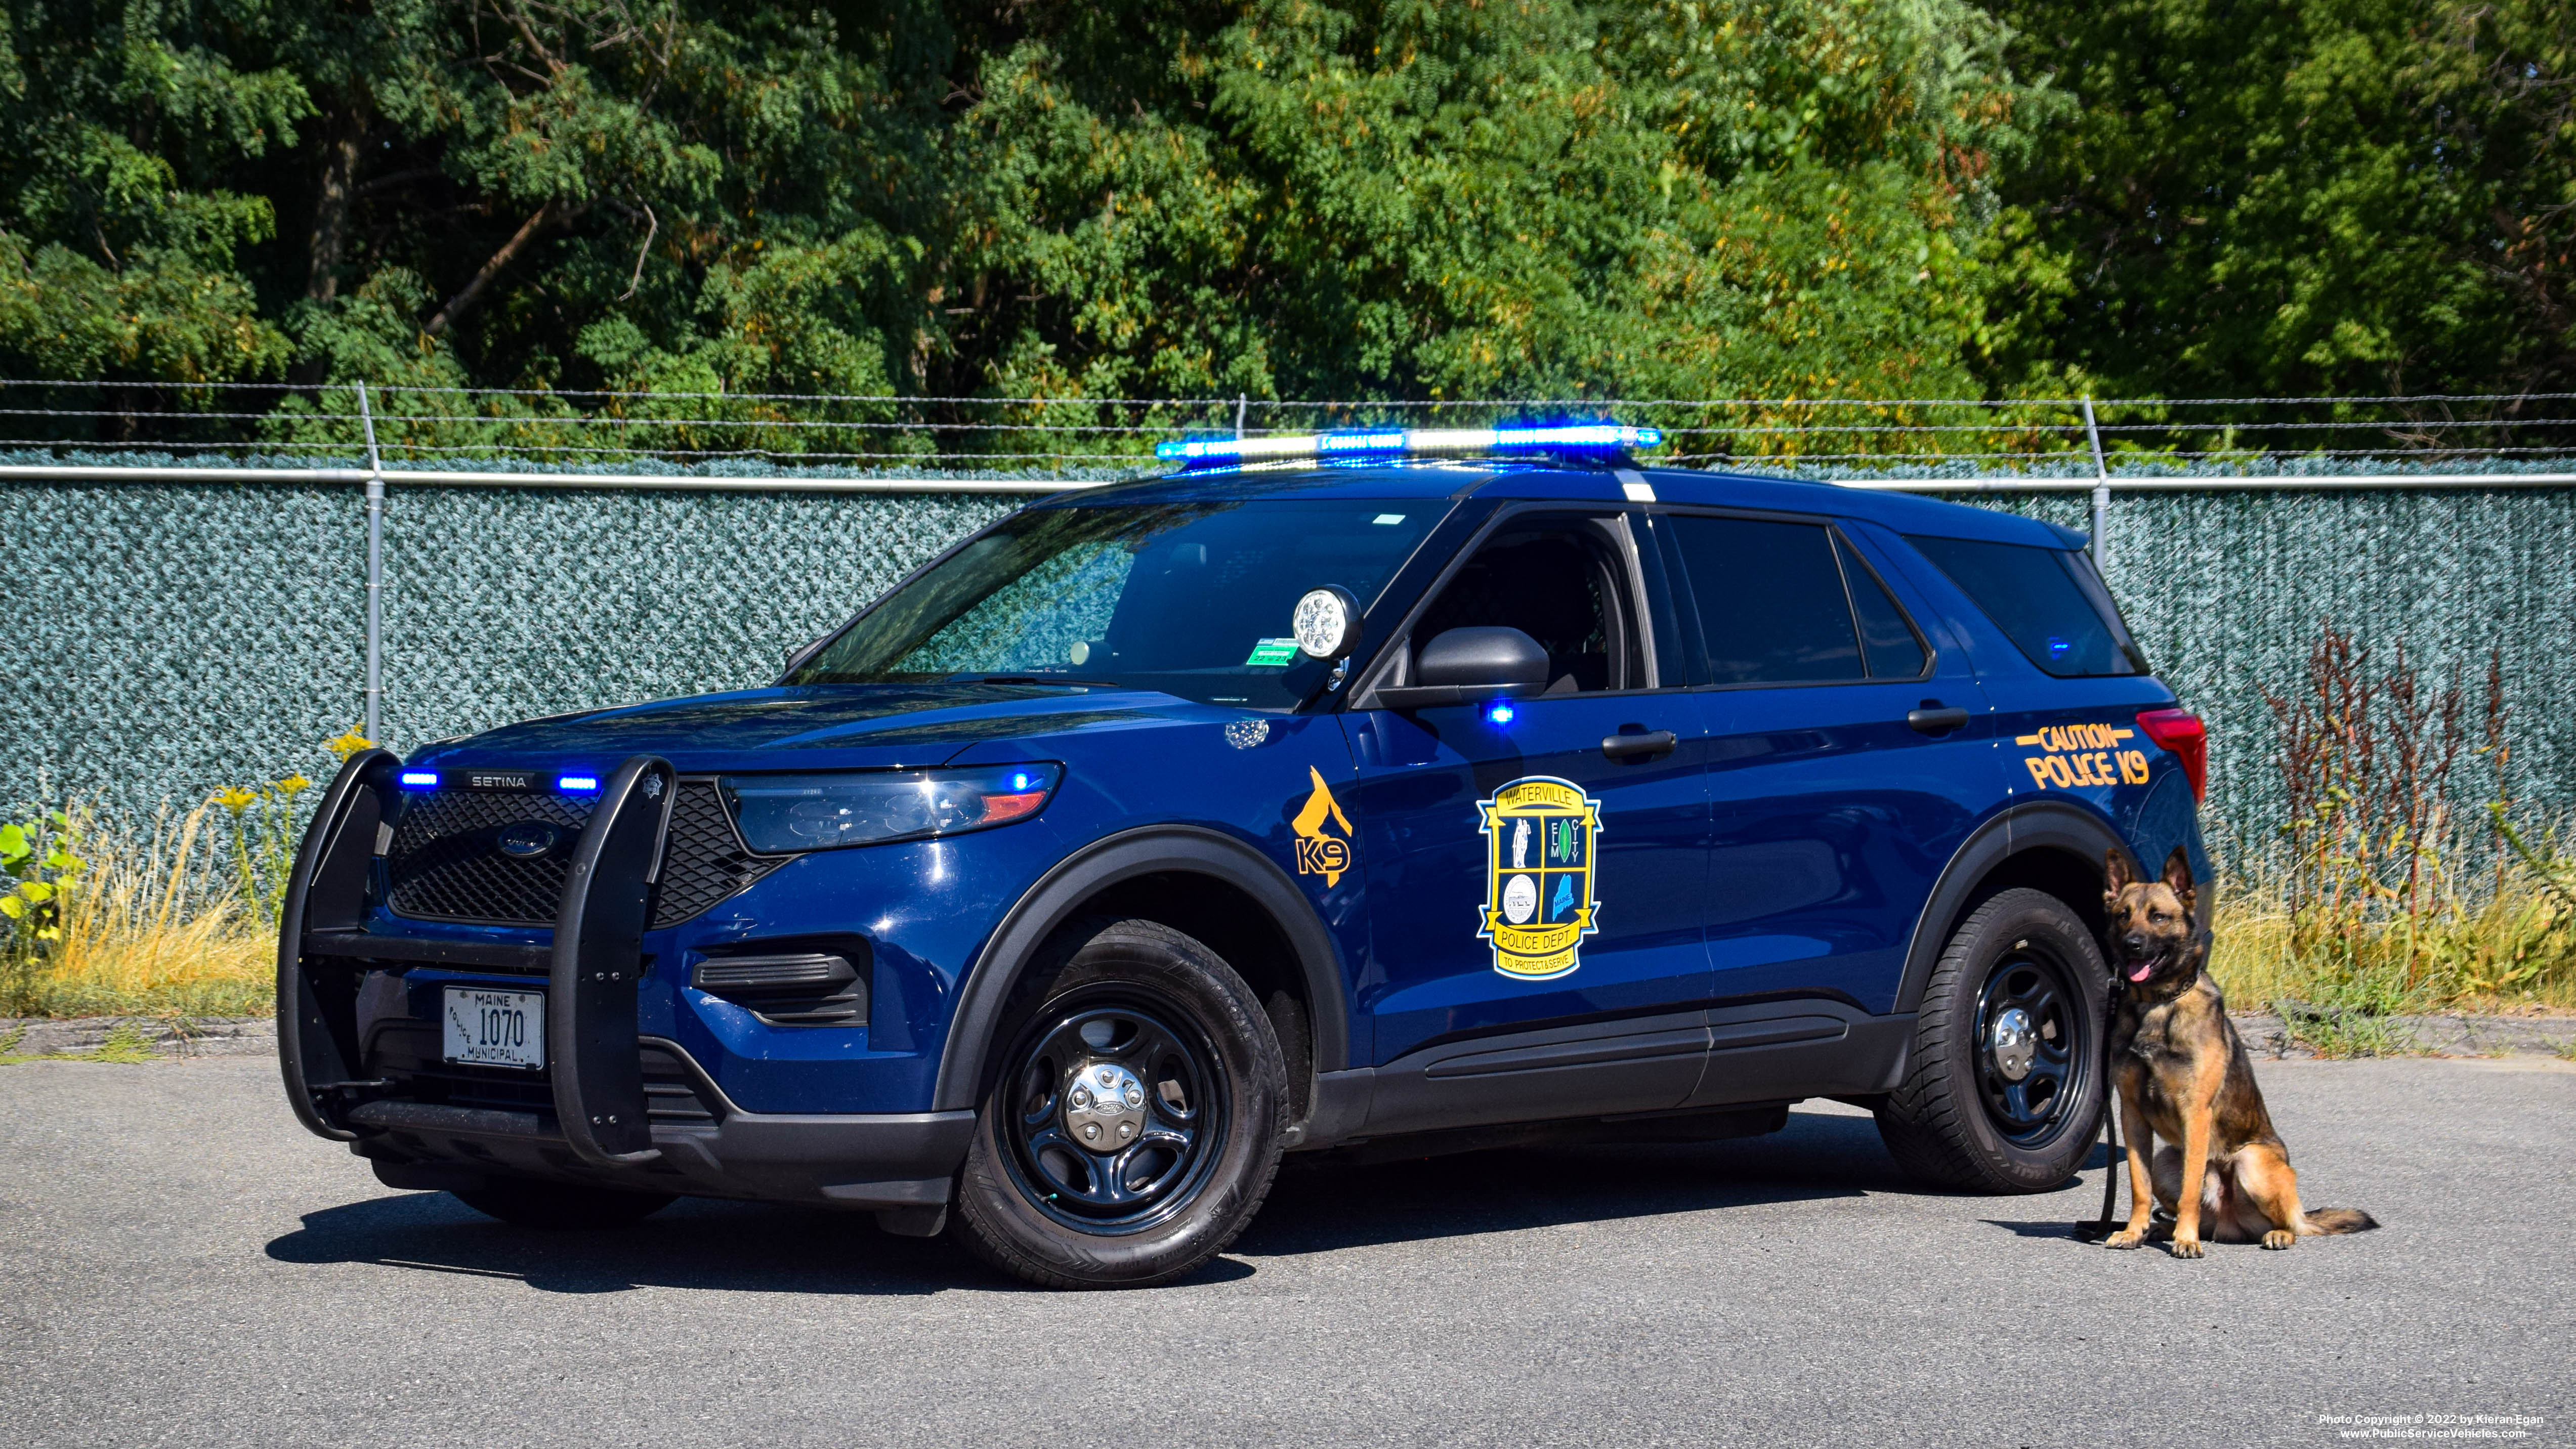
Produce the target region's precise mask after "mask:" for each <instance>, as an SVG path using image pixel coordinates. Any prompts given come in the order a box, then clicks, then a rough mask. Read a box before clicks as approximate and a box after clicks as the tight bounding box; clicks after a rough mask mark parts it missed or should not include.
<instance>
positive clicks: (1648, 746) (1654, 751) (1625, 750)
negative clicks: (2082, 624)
mask: <svg viewBox="0 0 2576 1449" xmlns="http://www.w3.org/2000/svg"><path fill="white" fill-rule="evenodd" d="M1963 713H1964V711H1963ZM1680 743H1681V739H1680V737H1679V736H1677V735H1675V734H1674V733H1673V732H1672V731H1671V730H1653V731H1650V732H1648V733H1646V734H1642V735H1606V736H1604V737H1603V738H1602V741H1601V753H1602V754H1603V755H1605V756H1607V757H1609V758H1610V759H1613V760H1651V759H1653V758H1654V757H1655V756H1657V755H1669V754H1671V753H1672V752H1673V748H1674V746H1676V745H1679V744H1680Z"/></svg>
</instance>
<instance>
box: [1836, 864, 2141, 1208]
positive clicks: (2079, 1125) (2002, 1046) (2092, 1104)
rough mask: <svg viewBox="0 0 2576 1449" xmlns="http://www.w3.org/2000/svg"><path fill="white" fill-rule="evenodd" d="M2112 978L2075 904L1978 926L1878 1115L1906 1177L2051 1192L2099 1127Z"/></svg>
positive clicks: (1937, 975) (1994, 916)
mask: <svg viewBox="0 0 2576 1449" xmlns="http://www.w3.org/2000/svg"><path fill="white" fill-rule="evenodd" d="M2109 982H2110V971H2109V968H2107V967H2105V966H2104V965H2103V963H2102V953H2101V950H2100V948H2099V947H2097V946H2096V945H2095V944H2094V942H2093V937H2092V935H2091V933H2089V932H2088V931H2086V930H2085V928H2084V922H2083V921H2082V919H2081V918H2079V917H2078V916H2077V915H2076V914H2075V913H2074V911H2072V910H2070V909H2068V907H2067V906H2066V903H2065V902H2063V901H2060V900H2058V899H2057V898H2056V897H2055V896H2051V895H2047V894H2045V893H2043V892H2040V891H2034V890H2009V891H2004V892H2002V893H2001V894H1999V895H1997V896H1995V897H1994V898H1993V899H1992V900H1989V901H1987V902H1986V903H1985V904H1984V905H1981V906H1979V907H1978V908H1977V909H1976V910H1975V911H1973V912H1971V913H1970V914H1969V916H1968V919H1967V920H1966V921H1965V922H1964V923H1962V924H1961V925H1960V927H1959V931H1958V934H1957V935H1955V936H1953V937H1951V938H1950V944H1949V947H1948V949H1946V950H1944V951H1943V952H1942V953H1941V960H1940V964H1938V965H1937V966H1935V967H1934V968H1933V970H1932V980H1931V982H1930V983H1929V984H1928V985H1927V986H1926V987H1925V988H1924V991H1923V1003H1922V1007H1921V1010H1920V1012H1919V1014H1918V1016H1917V1017H1916V1027H1915V1039H1914V1056H1913V1060H1912V1062H1911V1064H1910V1066H1909V1068H1908V1071H1907V1073H1906V1077H1905V1081H1904V1082H1903V1083H1902V1084H1901V1085H1899V1086H1898V1087H1897V1089H1896V1090H1895V1091H1894V1092H1891V1093H1889V1094H1888V1098H1887V1101H1886V1103H1885V1104H1884V1105H1882V1106H1881V1107H1880V1108H1879V1109H1878V1114H1877V1115H1878V1135H1879V1136H1880V1138H1882V1139H1883V1140H1884V1141H1885V1142H1886V1143H1887V1150H1888V1151H1889V1152H1891V1153H1893V1154H1894V1155H1895V1157H1896V1161H1897V1165H1899V1166H1900V1167H1903V1168H1904V1169H1905V1171H1906V1172H1907V1173H1908V1174H1909V1175H1911V1176H1913V1177H1915V1178H1917V1179H1919V1180H1921V1181H1923V1182H1926V1183H1930V1184H1932V1185H1934V1186H1938V1187H1946V1188H1957V1189H1961V1190H1964V1191H1968V1192H2046V1191H2048V1190H2050V1189H2052V1188H2055V1187H2059V1186H2062V1185H2063V1184H2064V1183H2065V1182H2066V1180H2067V1179H2068V1178H2069V1177H2070V1176H2072V1175H2073V1174H2074V1172H2075V1169H2076V1168H2077V1167H2078V1166H2080V1165H2081V1164H2082V1163H2083V1160H2084V1155H2085V1153H2086V1152H2087V1151H2089V1150H2090V1149H2091V1147H2092V1145H2093V1135H2094V1133H2095V1131H2097V1130H2098V1129H2099V1127H2100V1126H2101V1110H2102V1103H2101V1095H2102V1078H2101V1071H2102V1000H2103V993H2104V992H2105V991H2106V990H2108V989H2109Z"/></svg>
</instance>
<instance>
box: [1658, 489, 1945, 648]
mask: <svg viewBox="0 0 2576 1449" xmlns="http://www.w3.org/2000/svg"><path fill="white" fill-rule="evenodd" d="M1671 522H1672V525H1673V531H1672V538H1673V544H1674V548H1675V550H1676V551H1677V552H1678V553H1680V555H1681V565H1682V571H1683V573H1684V574H1685V575H1686V576H1687V577H1688V579H1689V580H1690V590H1691V594H1692V597H1693V599H1694V601H1695V602H1696V603H1697V605H1698V609H1699V625H1700V637H1701V639H1702V641H1703V642H1704V643H1705V645H1706V647H1707V651H1708V657H1707V668H1708V678H1709V681H1710V682H1711V683H1713V684H1831V683H1840V682H1843V681H1849V680H1859V679H1867V678H1876V679H1912V678H1915V677H1916V676H1918V675H1920V674H1921V673H1922V672H1923V668H1924V665H1925V664H1926V663H1928V662H1929V656H1928V655H1926V654H1925V653H1924V650H1923V644H1922V641H1921V639H1920V637H1919V636H1918V635H1917V634H1916V633H1915V631H1914V626H1913V625H1912V624H1910V623H1908V622H1906V618H1905V615H1904V613H1903V611H1901V610H1899V609H1898V608H1897V606H1896V601H1895V600H1894V599H1892V598H1889V597H1888V595H1887V591H1886V589H1885V587H1884V586H1882V585H1881V584H1880V583H1879V581H1878V579H1877V578H1876V577H1875V576H1874V575H1872V574H1871V573H1870V572H1869V571H1868V570H1867V569H1866V568H1864V567H1862V566H1861V563H1860V560H1859V559H1858V557H1856V556H1855V555H1853V554H1852V552H1851V550H1850V547H1849V545H1847V544H1845V543H1843V541H1842V540H1841V539H1839V538H1837V537H1836V536H1835V535H1834V533H1833V531H1832V530H1830V529H1828V528H1826V527H1824V526H1823V525H1821V524H1814V523H1775V522H1771V521H1769V520H1764V519H1750V518H1708V517H1702V516H1698V515H1693V514H1677V515H1673V516H1672V518H1671ZM1846 580H1848V586H1847V585H1846Z"/></svg>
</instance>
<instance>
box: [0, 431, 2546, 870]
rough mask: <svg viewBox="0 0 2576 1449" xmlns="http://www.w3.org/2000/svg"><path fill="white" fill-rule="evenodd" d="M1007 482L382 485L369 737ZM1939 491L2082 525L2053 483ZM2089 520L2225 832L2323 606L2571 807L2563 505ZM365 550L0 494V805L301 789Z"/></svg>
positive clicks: (131, 494)
mask: <svg viewBox="0 0 2576 1449" xmlns="http://www.w3.org/2000/svg"><path fill="white" fill-rule="evenodd" d="M5 461H9V460H8V459H5V458H0V462H5ZM90 461H96V462H101V463H106V462H114V461H154V460H145V459H114V458H109V457H104V456H102V457H98V458H96V459H94V460H90ZM2537 466H2539V465H2532V464H2515V463H2497V462H2488V463H2475V464H2472V463H2462V462H2458V461H2454V460H2445V461H2444V462H2443V463H2442V464H2441V468H2442V471H2445V472H2450V473H2458V472H2465V471H2476V470H2493V471H2498V472H2504V471H2532V470H2534V469H2535V468H2536V467H2537ZM2158 471H2159V472H2161V473H2167V474H2170V473H2173V472H2175V471H2177V470H2174V469H2171V468H2166V469H2160V470H2158ZM2234 471H2235V470H2230V472H2231V474H2232V473H2233V472H2234ZM2333 471H2334V472H2341V473H2365V472H2384V471H2386V468H2385V466H2384V465H2381V466H2366V465H2364V464H2362V463H2360V462H2351V463H2346V464H2344V465H2342V466H2339V467H2336V468H2334V469H2333ZM1059 476H1061V475H1059ZM1882 476H1883V475H1882ZM2319 481H2320V482H2324V481H2326V480H2325V479H2324V478H2320V479H2319ZM941 482H942V480H937V479H932V480H925V482H924V484H923V486H924V487H925V488H926V489H936V488H939V487H940V486H941ZM1019 501H1020V500H1017V499H1012V498H1008V497H995V496H990V495H960V494H953V493H939V492H922V493H914V494H890V495H885V494H880V495H813V494H769V493H695V492H635V491H611V490H597V491H589V490H583V491H571V490H555V489H548V490H542V491H540V490H535V489H529V490H519V489H491V488H441V487H431V486H426V485H421V484H417V483H405V484H402V485H400V486H398V487H397V488H396V489H395V490H394V491H393V495H392V502H391V504H390V505H389V512H388V522H387V529H386V543H385V549H386V560H387V563H386V570H387V575H386V577H387V592H386V620H385V638H386V664H385V670H386V673H385V683H386V693H385V730H384V733H385V736H386V739H387V742H388V743H389V744H391V745H392V746H393V747H394V748H396V749H406V748H410V747H414V746H417V745H419V744H422V743H424V742H426V741H429V740H432V739H437V738H442V737H445V736H448V735H454V734H460V733H465V732H469V731H472V730H476V729H481V728H484V727H487V726H490V725H494V724H499V723H502V722H505V721H508V720H513V719H522V718H527V717H530V716H535V715H543V714H552V713H557V712H561V711H566V710H575V709H582V708H589V707H594V706H598V705H605V704H614V703H622V702H628V701H633V700H641V699H652V698H660V697H667V696H672V695H680V694H689V693H694V692H698V691H703V690H710V689H724V688H736V687H741V686H745V685H752V684H758V683H762V682H764V681H766V680H767V679H768V678H770V677H771V676H772V675H773V674H774V672H775V670H776V668H777V665H778V663H779V660H780V658H781V656H782V655H783V654H784V653H785V652H786V651H787V650H788V649H790V648H792V647H794V646H795V645H798V644H801V643H803V642H805V641H806V640H808V639H811V638H812V637H814V636H815V635H816V634H818V633H820V632H821V631H823V630H824V629H827V628H829V627H831V626H832V625H833V624H835V623H837V622H838V621H839V620H841V619H842V618H845V617H846V616H847V615H848V614H849V613H850V612H851V611H852V610H853V609H855V608H856V607H857V606H858V605H859V604H860V603H862V602H864V601H865V600H866V599H868V598H869V597H871V596H873V595H874V594H875V593H877V592H878V591H880V590H882V589H883V588H884V587H886V586H887V585H888V584H890V583H892V582H893V581H894V580H895V579H897V578H899V577H900V576H901V575H902V574H903V573H904V572H905V571H906V570H908V569H910V568H911V567H913V566H914V565H916V564H918V563H919V562H921V561H922V560H924V559H926V558H928V557H930V556H931V555H932V554H934V553H935V552H937V551H938V550H939V549H940V548H942V547H944V546H945V545H946V544H948V543H949V542H951V541H953V540H954V539H956V538H958V537H960V536H962V535H963V534H965V533H966V532H968V531H970V530H972V529H974V528H976V527H978V526H980V525H981V524H983V523H985V522H988V521H990V520H991V519H993V518H996V517H999V516H1000V515H1001V514H1003V513H1004V512H1006V511H1008V510H1009V509H1010V508H1012V507H1015V506H1017V504H1018V502H1019ZM1960 501H1963V502H1970V503H1976V504H1980V505H1982V506H1991V507H2000V508H2009V509H2012V510H2015V511H2019V512H2026V513H2030V514H2035V515H2038V516H2042V517H2046V518H2049V519H2052V520H2054V521H2056V522H2060V523H2064V524H2067V525H2068V526H2070V527H2076V528H2084V527H2087V526H2089V523H2090V510H2089V501H2088V500H2087V498H2086V497H2085V496H2084V495H2083V494H2081V493H2072V494H2055V495H2039V496H2031V495H1989V496H1967V497H1963V498H1961V499H1960ZM2111 518H2112V527H2111V536H2112V545H2113V547H2112V566H2111V581H2112V585H2113V588H2114V590H2115V592H2116V593H2117V594H2118V595H2119V597H2120V600H2121V602H2122V604H2123V606H2124V608H2125V609H2126V611H2127V613H2128V616H2129V619H2130V623H2131V625H2132V627H2133V628H2134V630H2135V631H2136V633H2137V634H2138V636H2139V639H2140V641H2141V642H2142V643H2143V644H2144V645H2145V647H2146V648H2147V649H2148V651H2149V653H2150V655H2151V657H2152V658H2153V660H2154V662H2155V664H2156V666H2157V671H2158V673H2159V674H2160V675H2162V676H2163V677H2164V678H2165V679H2166V680H2167V681H2168V682H2170V683H2172V684H2173V685H2174V687H2175V688H2176V689H2177V690H2179V691H2180V692H2181V693H2182V695H2183V697H2184V699H2185V700H2186V701H2187V702H2188V703H2189V704H2190V705H2192V706H2193V707H2194V708H2196V709H2199V710H2201V711H2203V712H2204V713H2205V714H2206V715H2207V716H2208V718H2209V721H2210V725H2211V732H2212V735H2213V739H2214V750H2213V764H2212V782H2211V792H2212V793H2211V800H2210V805H2211V809H2212V815H2213V816H2214V817H2215V818H2216V820H2217V821H2218V822H2220V823H2221V825H2222V827H2223V829H2224V830H2225V832H2226V833H2227V834H2228V835H2229V836H2230V837H2232V838H2234V839H2237V840H2240V841H2249V842H2250V841H2259V840H2262V839H2265V838H2268V836H2269V835H2270V834H2271V832H2272V830H2273V829H2274V827H2275V826H2277V824H2278V821H2279V809H2280V806H2279V799H2280V792H2279V788H2278V783H2277V780H2276V779H2275V777H2274V773H2273V767H2272V764H2271V760H2270V756H2271V747H2272V740H2273V729H2272V724H2271V719H2270V715H2269V712H2268V711H2267V710H2266V709H2265V707H2264V705H2263V701H2262V694H2263V691H2264V690H2265V689H2266V688H2267V687H2268V688H2270V689H2272V690H2275V691H2284V692H2286V691H2287V690H2289V689H2292V688H2294V687H2295V686H2296V685H2297V682H2298V680H2299V677H2300V671H2301V668H2302V664H2303V660H2304V658H2305V655H2306V652H2307V649H2308V647H2309V645H2310V644H2311V643H2312V642H2313V640H2314V638H2315V637H2316V633H2317V629H2318V626H2319V624H2320V622H2321V621H2323V620H2325V619H2328V618H2331V619H2333V620H2335V621H2336V622H2337V623H2339V624H2341V625H2342V626H2344V627H2346V628H2347V629H2350V630H2352V631H2353V632H2355V633H2356V634H2357V635H2358V636H2359V637H2360V638H2361V639H2362V640H2363V641H2364V642H2365V643H2369V644H2372V645H2375V646H2377V647H2378V648H2380V649H2381V650H2382V651H2383V653H2385V652H2386V651H2388V650H2391V649H2393V647H2394V645H2395V644H2396V643H2397V642H2398V641H2400V640H2403V641H2404V642H2405V643H2406V644H2407V646H2408V648H2409V651H2410V654H2411V655H2412V657H2413V658H2415V659H2416V660H2417V661H2418V662H2419V663H2421V664H2422V665H2424V666H2426V667H2427V668H2428V670H2430V671H2433V672H2435V673H2440V672H2442V671H2447V670H2448V669H2450V668H2453V667H2455V666H2456V667H2458V668H2460V669H2461V670H2462V671H2463V672H2464V676H2465V677H2466V679H2467V681H2468V682H2469V684H2470V685H2471V687H2472V690H2473V692H2474V691H2475V690H2476V689H2477V688H2478V687H2479V686H2480V685H2481V684H2482V681H2483V675H2484V670H2485V664H2486V658H2487V652H2488V650H2489V649H2490V648H2491V647H2497V648H2500V649H2501V650H2502V653H2503V660H2504V669H2505V678H2506V682H2507V694H2508V700H2509V703H2510V705H2511V707H2512V710H2513V724H2514V731H2513V732H2514V745H2515V759H2514V765H2515V770H2514V773H2515V794H2516V795H2517V796H2518V797H2521V798H2523V799H2526V800H2529V801H2531V802H2532V803H2534V804H2536V805H2541V806H2543V807H2549V808H2564V807H2566V806H2568V805H2570V804H2571V803H2576V788H2571V784H2572V783H2576V770H2571V766H2576V681H2571V680H2570V678H2569V670H2568V668H2567V665H2566V663H2565V656H2566V655H2567V654H2568V653H2569V646H2570V644H2571V643H2572V642H2576V582H2571V578H2570V572H2569V570H2570V564H2571V561H2572V560H2576V491H2570V490H2566V489H2558V488H2518V489H2498V490H2496V491H2493V492H2489V491H2484V490H2475V489H2472V490H2459V489H2442V490H2429V489H2428V490H2424V491H2413V490H2403V491H2369V492H2358V491H2333V490H2331V489H2330V488H2328V489H2325V490H2320V491H2300V492H2267V493H2250V494H2249V493H2151V494H2149V493H2125V492H2124V493H2122V494H2120V495H2118V496H2117V498H2116V500H2115V501H2114V503H2113V504H2112V508H2111ZM363 537H364V534H363V518H362V513H361V506H360V501H359V490H357V489H356V488H354V487H350V486H346V485H328V486H286V485H274V484H270V485H259V486H239V485H231V484H220V483H209V484H196V483H184V484H162V483H130V482H125V483H94V482H78V481H61V480H43V481H13V482H11V483H9V484H7V485H6V486H5V487H0V558H5V559H6V560H7V567H8V571H9V580H10V586H11V593H12V596H13V607H12V608H11V610H10V617H9V619H8V621H7V623H6V626H5V627H0V679H5V680H6V681H7V682H8V688H9V692H10V693H9V703H8V708H7V710H6V711H5V723H0V801H6V802H27V801H34V800H38V799H57V800H58V799H62V798H66V797H70V798H78V799H81V800H85V801H89V802H91V803H94V804H96V805H98V806H100V807H101V808H103V809H108V810H113V811H119V812H124V811H135V810H148V809H150V808H152V807H153V806H154V805H156V804H157V803H159V802H162V801H169V802H173V803H176V804H180V805H186V804H191V803H194V802H195V801H196V800H199V799H202V798H204V796H205V795H206V794H207V792H209V791H211V790H214V789H217V788H220V787H222V786H225V785H229V784H235V783H245V782H256V781H258V780H263V779H268V778H273V777H275V776H278V775H281V774H284V773H287V772H288V771H291V770H301V771H302V772H304V773H305V774H307V775H314V776H317V777H318V776H319V775H320V774H321V773H322V772H323V771H325V770H327V769H328V767H329V765H330V763H331V762H330V758H329V756H328V755H327V754H326V753H325V752H324V751H323V750H322V748H321V741H323V740H325V739H327V738H329V737H331V736H333V735H336V734H338V733H340V732H341V731H343V730H346V729H348V728H350V727H351V726H352V725H353V724H355V723H356V722H357V721H358V719H359V712H360V710H361V708H362V700H361V694H360V691H361V689H362V687H363V681H362V670H363V643H362V633H361V630H362V619H363V610H364V597H363V590H362V583H363V570H364V554H363ZM2472 713H2473V715H2474V707H2473V711H2472ZM2464 774H2467V775H2470V776H2472V777H2474V778H2475V779H2477V780H2479V781H2481V782H2482V780H2483V774H2482V767H2471V768H2468V769H2465V770H2464ZM2480 788H2482V786H2481V787H2480ZM2475 793H2476V791H2475V789H2473V790H2472V795H2473V796H2474V794H2475Z"/></svg>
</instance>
